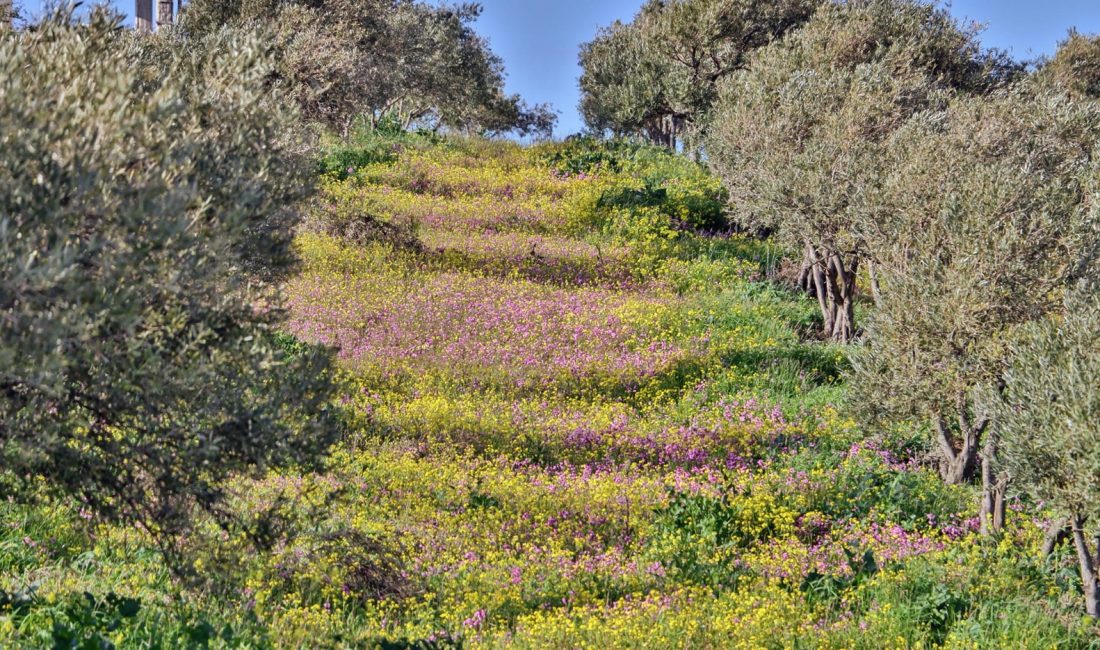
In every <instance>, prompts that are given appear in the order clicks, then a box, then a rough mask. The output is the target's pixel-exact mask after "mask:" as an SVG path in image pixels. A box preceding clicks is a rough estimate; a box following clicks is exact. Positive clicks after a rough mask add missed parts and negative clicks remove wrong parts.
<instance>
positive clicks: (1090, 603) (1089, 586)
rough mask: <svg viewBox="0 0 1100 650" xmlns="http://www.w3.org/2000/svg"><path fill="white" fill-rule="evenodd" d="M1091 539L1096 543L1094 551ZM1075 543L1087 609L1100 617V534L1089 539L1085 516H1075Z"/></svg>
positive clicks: (1089, 612) (1094, 615)
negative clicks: (1098, 568)
mask: <svg viewBox="0 0 1100 650" xmlns="http://www.w3.org/2000/svg"><path fill="white" fill-rule="evenodd" d="M1090 541H1091V542H1092V543H1093V544H1094V545H1095V548H1096V550H1095V551H1094V550H1093V548H1092V547H1090V545H1089V544H1090ZM1073 544H1074V546H1076V547H1077V560H1078V564H1079V567H1080V570H1081V585H1082V587H1083V588H1084V591H1085V611H1086V612H1088V614H1089V616H1093V617H1100V576H1097V575H1096V570H1097V565H1098V564H1100V536H1097V537H1096V539H1093V540H1089V539H1088V538H1087V537H1086V536H1085V518H1084V517H1081V516H1080V515H1074V516H1073Z"/></svg>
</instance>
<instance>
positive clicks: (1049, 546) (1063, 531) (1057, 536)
mask: <svg viewBox="0 0 1100 650" xmlns="http://www.w3.org/2000/svg"><path fill="white" fill-rule="evenodd" d="M1070 522H1071V519H1070V518H1069V517H1060V518H1058V519H1055V520H1054V521H1052V522H1050V525H1048V526H1047V530H1046V534H1045V535H1044V536H1043V557H1050V556H1051V554H1052V553H1054V548H1055V547H1056V546H1058V545H1059V544H1062V543H1064V542H1065V541H1067V540H1068V539H1069V537H1070Z"/></svg>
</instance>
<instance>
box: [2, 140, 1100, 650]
mask: <svg viewBox="0 0 1100 650" xmlns="http://www.w3.org/2000/svg"><path fill="white" fill-rule="evenodd" d="M393 144H394V143H392V142H385V143H381V144H379V143H372V144H371V145H370V146H369V147H364V148H360V149H353V150H350V151H345V152H342V154H341V155H340V156H336V157H332V158H330V159H329V165H330V167H331V169H332V170H333V171H334V172H336V173H335V174H333V175H332V176H330V177H329V180H328V181H326V188H325V200H324V201H323V202H322V204H321V205H320V206H319V207H318V210H319V214H318V216H317V218H316V219H315V220H314V222H313V226H314V227H313V228H312V229H311V231H309V232H304V233H303V234H302V235H301V236H300V237H299V248H300V251H301V253H302V256H303V259H304V265H303V269H302V272H301V274H300V275H299V276H298V277H297V278H295V279H294V280H293V282H292V283H291V285H290V287H289V292H290V305H289V306H290V308H291V316H292V317H291V321H290V324H289V329H290V331H292V332H293V333H294V334H295V335H296V336H297V337H299V338H302V339H305V340H310V341H318V342H324V343H328V344H333V345H338V346H339V347H340V350H341V352H340V356H341V367H342V369H343V372H344V374H345V375H346V386H347V395H346V397H345V399H344V400H343V401H344V404H345V406H346V408H347V410H348V412H349V416H350V419H351V421H352V422H353V426H352V427H351V431H350V433H349V435H348V438H347V440H346V441H345V442H344V443H342V444H341V445H340V446H339V447H338V448H337V449H335V450H334V452H333V454H332V457H331V458H330V459H329V460H328V461H327V463H326V466H325V468H324V469H323V470H321V471H318V472H314V473H306V472H295V471H282V472H278V473H272V475H271V476H270V477H269V478H267V479H266V480H264V481H260V482H255V483H243V482H242V483H241V484H239V485H235V486H233V487H234V488H235V489H234V492H235V494H236V495H237V496H236V497H235V499H234V502H233V507H235V508H237V509H238V510H239V511H241V512H242V513H250V515H255V516H258V513H263V512H273V513H275V514H277V515H278V517H277V519H278V521H279V522H280V527H279V529H278V530H279V531H280V541H279V543H278V544H277V545H276V546H275V548H274V549H273V550H272V551H270V552H265V553H261V554H254V553H251V552H250V551H249V550H248V547H247V544H246V543H245V541H244V539H243V537H242V536H240V535H239V534H237V533H222V532H221V531H216V530H202V531H199V532H198V533H197V534H196V535H194V536H193V538H192V539H189V540H188V542H187V549H188V552H189V553H190V556H189V560H188V561H189V562H190V563H191V564H192V566H193V567H194V568H195V569H196V570H197V574H198V575H199V576H201V577H202V580H200V581H199V582H198V583H197V584H195V585H193V586H188V587H186V588H180V587H176V586H173V584H172V582H171V581H170V579H169V577H168V575H167V573H166V571H165V570H164V568H163V566H162V565H161V563H160V562H159V561H158V559H157V557H156V555H155V554H154V553H153V552H152V551H151V550H149V549H148V548H146V547H145V546H144V544H143V542H142V539H141V536H140V535H139V534H137V533H136V532H133V531H124V530H121V529H118V528H114V527H109V526H96V525H95V523H94V522H89V521H85V519H84V518H83V517H82V516H81V514H80V513H79V512H78V511H76V509H75V508H70V507H67V506H66V505H65V504H53V505H49V506H41V507H36V508H25V507H21V506H16V505H0V509H2V511H3V515H2V517H0V519H2V520H3V521H4V522H7V525H6V526H4V528H3V529H2V530H0V572H2V573H0V575H2V578H0V589H3V590H5V591H4V592H3V594H0V639H4V638H7V639H9V640H10V641H8V642H4V641H0V645H5V643H7V644H8V645H11V646H13V647H17V646H39V645H50V644H51V643H54V642H56V641H59V640H60V641H62V642H64V641H65V639H66V636H67V635H68V636H72V637H73V638H76V639H78V640H79V639H83V640H85V641H87V642H89V643H92V644H96V643H100V642H101V641H103V642H112V643H116V644H118V645H120V646H124V647H158V646H159V647H177V646H180V645H201V644H207V645H210V646H213V647H219V646H229V647H269V646H279V647H315V646H334V647H340V646H348V647H363V646H364V645H369V644H371V643H380V644H383V645H384V647H411V646H415V647H432V646H437V647H448V646H451V645H465V646H470V647H500V646H514V647H532V648H535V647H562V648H572V647H692V648H695V647H715V648H719V647H720V648H726V647H792V646H797V645H802V646H803V647H837V648H841V647H868V648H871V647H873V648H880V647H931V646H932V645H935V644H946V645H947V646H949V647H1025V646H1029V647H1051V646H1052V645H1061V646H1062V647H1083V646H1086V645H1087V644H1088V643H1089V640H1090V639H1092V640H1093V642H1094V643H1095V636H1091V637H1090V636H1089V634H1090V632H1089V630H1088V629H1087V627H1086V626H1084V625H1083V624H1082V623H1080V622H1079V621H1077V619H1076V616H1075V614H1074V613H1073V612H1075V611H1076V593H1075V591H1074V589H1075V585H1074V584H1073V579H1072V572H1071V571H1066V570H1064V569H1063V567H1064V564H1063V565H1056V566H1044V565H1043V564H1042V563H1040V562H1039V561H1038V560H1037V559H1035V558H1034V557H1033V553H1032V551H1031V549H1033V548H1034V539H1035V535H1036V534H1037V532H1036V528H1035V527H1034V525H1033V524H1032V523H1031V522H1027V521H1014V522H1013V526H1014V527H1013V530H1012V531H1011V533H1010V534H1009V535H1008V536H1006V537H1005V539H1004V540H1002V541H1001V542H1000V543H999V544H997V543H993V544H984V545H983V544H979V543H977V542H976V540H975V537H974V535H973V533H972V528H973V514H974V513H973V503H974V495H973V494H972V493H971V492H970V491H969V490H967V489H955V488H946V487H944V486H942V485H941V484H940V483H939V481H938V480H937V479H936V477H935V475H934V474H933V473H932V472H931V471H930V470H929V469H927V468H925V467H924V466H923V465H922V463H921V459H922V458H923V452H924V450H922V449H921V448H920V446H919V445H916V444H914V443H913V442H912V441H910V440H909V439H907V437H906V436H904V435H900V434H899V435H894V434H885V433H881V432H876V433H875V434H874V435H869V434H868V433H867V432H862V431H859V430H857V429H856V427H855V426H854V425H853V424H852V423H851V422H850V421H848V420H846V419H845V418H844V417H843V415H842V414H841V412H840V411H838V409H837V407H836V405H837V404H838V402H839V401H840V400H841V398H842V394H843V386H842V384H841V382H840V376H841V374H842V372H843V365H844V361H843V351H842V350H840V349H836V348H833V347H830V346H827V345H824V344H820V343H815V342H808V341H807V335H808V334H809V333H811V332H812V331H813V329H814V325H815V321H814V318H815V316H814V311H813V306H812V305H811V304H809V303H808V302H807V301H806V300H804V299H802V298H800V297H797V296H795V295H793V294H790V293H788V292H786V291H784V290H782V289H779V288H776V286H774V285H772V284H770V283H768V282H767V281H766V280H765V279H764V276H765V274H766V271H767V270H768V268H769V267H770V266H772V265H774V263H775V261H776V253H775V251H773V250H771V249H770V247H769V246H768V245H766V244H762V243H759V242H753V241H750V240H747V239H743V238H738V237H717V236H712V237H708V236H702V235H693V234H688V232H687V231H685V229H684V228H683V227H682V226H684V225H695V226H700V227H705V226H709V225H712V224H711V223H710V221H712V220H713V214H712V213H713V208H714V204H715V201H716V200H720V198H721V197H720V190H719V188H717V186H716V185H715V183H714V181H713V179H710V178H709V177H707V176H706V175H705V173H703V172H702V171H701V170H699V169H698V168H696V167H695V166H694V165H693V164H692V163H689V162H688V161H685V160H683V159H680V158H677V157H672V156H668V155H665V154H662V153H659V152H655V151H651V150H640V151H635V150H631V149H621V150H616V149H615V148H613V147H612V148H599V147H598V148H583V147H575V148H572V149H571V148H569V147H561V146H555V147H543V148H538V149H534V150H525V149H522V148H519V147H517V146H514V145H507V144H500V143H485V142H480V141H468V142H451V143H445V144H437V145H434V146H430V145H427V144H424V143H422V142H418V141H415V140H413V141H409V142H405V143H404V144H405V145H409V146H408V147H407V148H405V149H403V150H401V149H400V148H394V147H393ZM597 163H598V164H597ZM363 214H371V215H376V216H381V217H383V219H384V221H385V222H386V223H388V224H391V225H393V226H397V227H405V226H408V225H410V224H415V226H416V230H415V235H416V238H417V240H419V241H420V242H421V244H422V245H421V246H420V247H418V248H408V247H406V248H398V247H394V246H391V245H386V244H378V243H364V242H360V243H358V244H355V243H352V242H349V241H348V240H346V239H344V240H342V239H339V238H336V237H333V236H332V233H334V232H335V233H344V234H349V233H350V234H352V235H354V234H356V233H360V232H362V231H363V230H362V225H363V224H364V223H368V222H365V221H364V220H363V219H362V218H361V215H363ZM319 225H323V226H324V227H323V228H322V227H318V226H319ZM325 232H327V233H329V234H323V233H325ZM85 592H88V595H85ZM112 594H117V595H112ZM5 599H6V600H5ZM66 647H68V646H66ZM87 647H100V646H97V645H89V646H87Z"/></svg>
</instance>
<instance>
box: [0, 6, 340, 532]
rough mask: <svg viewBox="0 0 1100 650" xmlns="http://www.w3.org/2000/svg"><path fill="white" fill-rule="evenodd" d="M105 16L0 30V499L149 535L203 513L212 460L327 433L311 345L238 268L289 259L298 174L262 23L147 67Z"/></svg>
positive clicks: (232, 459) (299, 445) (263, 454)
mask: <svg viewBox="0 0 1100 650" xmlns="http://www.w3.org/2000/svg"><path fill="white" fill-rule="evenodd" d="M119 20H120V19H119V18H117V17H113V16H111V15H108V14H106V13H103V12H101V11H98V10H97V11H95V12H94V13H93V14H92V15H91V17H90V18H89V19H88V21H87V22H85V23H74V22H73V21H72V18H71V15H70V14H69V13H68V12H66V11H61V12H59V13H57V14H55V15H53V16H51V17H50V18H48V19H46V20H45V21H44V22H42V23H41V24H37V25H35V26H34V29H28V30H22V31H19V32H8V33H5V34H0V184H2V185H3V186H4V188H5V191H4V192H3V194H2V195H0V459H2V461H0V462H2V464H3V466H4V468H5V470H6V472H5V474H4V480H3V482H0V495H2V496H3V497H5V498H7V497H27V496H28V495H34V494H38V493H39V492H40V490H39V487H41V486H44V487H45V489H46V490H47V491H49V492H55V493H61V494H65V495H68V496H70V497H73V498H75V499H76V500H78V502H79V503H82V504H85V505H86V506H88V507H90V508H92V509H94V510H95V511H98V512H100V513H103V514H104V515H107V516H109V517H112V518H116V519H121V520H125V521H136V522H139V523H141V524H143V525H144V526H145V528H146V529H148V530H149V531H151V532H152V533H154V534H155V535H156V537H157V538H158V539H160V540H162V541H164V542H165V543H167V540H168V539H169V537H170V536H169V535H167V534H162V533H173V532H177V531H179V530H180V529H182V528H184V527H186V525H187V524H188V522H189V521H190V519H191V514H192V512H193V511H194V510H195V508H196V507H201V508H203V509H205V510H207V511H208V512H211V513H214V514H215V515H219V514H221V511H220V509H219V504H220V502H221V499H222V497H223V496H224V493H223V490H224V487H223V486H224V479H225V477H226V476H228V475H229V474H231V473H235V472H248V471H256V470H262V469H263V468H265V467H268V466H272V465H278V464H285V463H296V462H301V461H308V460H310V459H311V458H314V457H315V456H316V454H317V453H318V452H319V451H321V450H323V449H324V448H325V447H326V446H327V444H328V443H329V442H330V441H331V440H332V439H333V436H334V435H335V433H336V431H337V429H336V427H335V426H334V423H333V422H332V418H331V415H330V413H331V410H330V407H329V401H330V399H331V388H332V379H331V376H330V374H329V372H328V370H327V364H328V357H327V355H325V354H322V353H320V352H314V351H310V350H308V349H307V350H304V351H301V352H300V353H299V354H295V355H292V354H289V353H288V352H287V350H286V348H285V346H284V345H283V344H281V343H280V341H279V340H278V337H277V335H276V328H277V327H278V325H279V323H280V322H281V320H282V312H281V310H280V308H279V302H278V296H277V295H275V294H273V293H272V291H271V290H270V288H269V285H268V284H267V283H265V282H263V281H261V276H260V275H258V273H259V271H260V270H264V271H266V272H268V273H270V272H273V271H278V270H280V269H285V268H287V266H288V265H289V264H290V263H291V261H292V257H291V256H290V254H289V250H288V244H289V239H288V234H289V233H288V225H289V223H290V222H291V220H292V219H293V211H292V206H293V205H294V204H295V203H296V202H297V201H299V200H300V199H301V198H302V197H303V196H305V194H306V193H307V192H308V191H309V188H310V187H311V183H310V182H309V181H308V176H307V174H308V173H309V171H310V168H309V166H308V165H307V164H306V162H307V161H304V160H303V159H301V158H300V157H299V156H298V155H297V154H296V151H297V145H296V144H295V142H294V140H293V139H292V138H291V135H290V134H293V133H294V129H293V128H291V127H292V124H293V123H294V121H295V119H296V113H295V110H294V107H293V106H287V105H285V104H284V103H283V102H282V101H280V100H279V98H278V97H279V95H278V93H273V92H271V88H270V84H269V80H270V77H271V74H272V72H273V70H274V66H275V64H274V63H273V62H272V60H271V58H270V56H269V54H270V48H269V47H267V46H266V45H265V42H266V38H265V37H264V35H263V34H251V35H249V34H246V33H243V32H240V31H236V30H231V29H228V28H224V29H220V30H217V31H214V32H212V33H210V34H209V35H207V36H205V37H203V38H202V39H201V40H197V41H191V42H190V43H189V44H188V48H187V49H181V50H175V53H174V55H173V56H172V57H171V58H170V59H168V60H160V61H158V62H157V63H156V65H153V64H152V63H151V61H150V59H149V58H147V57H149V56H152V55H153V54H154V53H156V52H158V51H159V50H156V49H155V48H154V47H153V45H152V44H151V43H150V41H148V40H147V39H146V38H144V37H137V38H136V39H135V37H133V36H131V35H130V34H129V33H127V32H124V31H121V30H120V23H119ZM157 47H159V45H158V46H157ZM162 71H163V72H167V74H165V73H162Z"/></svg>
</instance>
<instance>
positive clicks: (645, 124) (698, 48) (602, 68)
mask: <svg viewBox="0 0 1100 650" xmlns="http://www.w3.org/2000/svg"><path fill="white" fill-rule="evenodd" d="M818 2H819V0H779V1H776V0H650V1H649V2H647V3H646V4H645V5H643V7H642V9H641V10H640V11H639V13H638V15H637V16H636V17H635V18H634V20H633V21H632V22H631V23H628V24H623V23H615V24H614V25H612V26H611V27H609V28H606V29H603V30H601V31H600V33H599V34H598V35H597V36H596V38H595V39H594V40H592V41H591V42H589V43H586V44H584V45H583V46H582V47H581V56H580V63H581V68H582V69H583V73H582V75H581V79H580V86H581V112H582V114H583V115H584V117H585V121H586V123H587V124H588V125H589V127H591V128H593V129H596V130H600V131H602V130H611V131H613V132H615V133H616V134H618V135H641V136H643V137H646V138H648V139H649V140H650V141H652V142H655V143H658V144H663V145H665V146H668V147H673V148H675V147H676V145H677V142H678V141H679V140H680V139H681V138H683V137H684V136H685V135H688V134H689V133H690V132H692V131H694V130H696V129H698V128H699V127H701V126H702V125H703V123H704V122H705V118H706V115H707V113H708V112H709V110H710V108H711V106H712V105H713V103H714V101H715V99H716V97H717V86H718V82H719V81H720V80H721V79H723V78H724V77H726V76H728V75H729V74H731V73H733V72H734V71H736V70H738V69H740V68H741V67H743V66H744V64H745V62H746V61H747V58H748V55H749V54H750V53H751V52H752V51H753V50H755V49H756V48H759V47H761V46H763V45H766V44H767V43H769V42H770V41H771V40H773V39H775V38H776V37H778V36H780V35H782V34H783V33H785V32H787V31H788V30H790V29H792V28H793V27H795V26H797V25H799V24H801V23H802V22H804V21H805V20H806V19H807V18H809V16H810V15H811V14H812V13H813V9H814V7H816V6H817V4H818Z"/></svg>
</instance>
